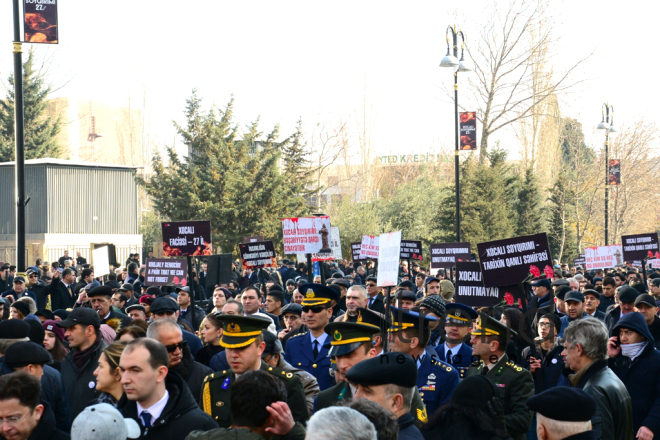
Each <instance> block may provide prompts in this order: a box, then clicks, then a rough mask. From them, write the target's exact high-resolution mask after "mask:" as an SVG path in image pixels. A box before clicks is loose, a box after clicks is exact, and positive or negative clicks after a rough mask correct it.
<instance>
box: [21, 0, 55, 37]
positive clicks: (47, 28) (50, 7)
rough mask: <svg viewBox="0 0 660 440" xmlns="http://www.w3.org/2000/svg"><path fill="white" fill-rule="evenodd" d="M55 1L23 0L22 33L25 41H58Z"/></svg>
mask: <svg viewBox="0 0 660 440" xmlns="http://www.w3.org/2000/svg"><path fill="white" fill-rule="evenodd" d="M57 1H58V0H23V34H24V38H25V42H26V43H44V44H57V43H58V35H57Z"/></svg>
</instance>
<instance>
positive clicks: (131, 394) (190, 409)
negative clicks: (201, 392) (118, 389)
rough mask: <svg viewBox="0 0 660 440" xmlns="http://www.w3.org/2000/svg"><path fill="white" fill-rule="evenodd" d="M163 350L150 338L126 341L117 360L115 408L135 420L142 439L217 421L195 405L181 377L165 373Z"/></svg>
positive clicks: (176, 435)
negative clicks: (118, 375) (118, 393)
mask: <svg viewBox="0 0 660 440" xmlns="http://www.w3.org/2000/svg"><path fill="white" fill-rule="evenodd" d="M168 364H169V357H168V355H167V350H166V349H165V347H164V346H163V344H161V343H160V342H158V341H155V340H153V339H150V338H140V339H135V340H133V341H131V342H129V343H128V345H127V346H126V348H125V349H124V352H123V353H122V355H121V358H120V360H119V368H120V369H121V371H122V377H121V383H122V385H123V386H124V392H125V394H124V396H123V397H122V398H121V400H120V401H119V402H118V403H117V409H118V410H119V411H120V412H121V413H122V414H123V416H124V417H128V418H131V419H133V420H135V421H136V422H138V424H139V425H140V427H141V429H142V436H141V437H140V438H142V439H161V440H170V439H171V440H180V439H184V438H186V436H187V435H188V434H190V432H192V431H195V430H201V431H208V430H210V429H214V428H217V427H218V425H217V423H216V422H215V421H214V420H213V419H212V418H211V417H210V416H209V415H208V414H205V413H204V412H203V411H202V410H200V409H199V407H198V406H197V402H196V401H195V399H194V398H193V396H192V394H191V393H190V390H189V389H188V387H187V386H186V384H185V382H184V381H183V379H181V378H180V377H179V376H178V375H176V374H168V367H167V365H168Z"/></svg>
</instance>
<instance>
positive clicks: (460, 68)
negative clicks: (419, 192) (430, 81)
mask: <svg viewBox="0 0 660 440" xmlns="http://www.w3.org/2000/svg"><path fill="white" fill-rule="evenodd" d="M450 32H451V36H452V39H453V43H454V44H453V46H452V47H450V45H449V35H450ZM459 35H460V37H461V59H460V60H459V59H458V36H459ZM445 36H446V37H447V55H445V57H444V58H443V59H442V61H440V67H451V68H452V69H453V70H454V130H455V137H456V139H455V140H456V151H455V153H454V154H455V159H454V167H455V170H454V171H455V177H454V179H455V182H456V242H457V243H458V242H460V241H461V192H460V190H461V187H460V181H459V168H458V167H459V161H458V159H459V156H458V154H459V151H460V150H459V142H458V139H459V133H458V72H469V71H470V70H472V69H471V68H470V67H468V64H467V61H466V60H465V59H464V51H465V35H464V34H463V31H459V30H458V29H457V28H456V25H454V26H453V27H452V26H447V31H446V32H445Z"/></svg>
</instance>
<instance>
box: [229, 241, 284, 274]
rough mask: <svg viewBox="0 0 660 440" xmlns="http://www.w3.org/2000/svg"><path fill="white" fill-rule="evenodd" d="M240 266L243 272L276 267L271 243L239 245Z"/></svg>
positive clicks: (260, 242) (261, 242)
mask: <svg viewBox="0 0 660 440" xmlns="http://www.w3.org/2000/svg"><path fill="white" fill-rule="evenodd" d="M238 248H239V250H240V251H241V265H242V266H243V270H246V269H253V270H254V269H259V268H262V267H277V259H276V258H275V247H274V246H273V242H272V241H270V240H269V241H258V242H255V243H241V244H239V245H238Z"/></svg>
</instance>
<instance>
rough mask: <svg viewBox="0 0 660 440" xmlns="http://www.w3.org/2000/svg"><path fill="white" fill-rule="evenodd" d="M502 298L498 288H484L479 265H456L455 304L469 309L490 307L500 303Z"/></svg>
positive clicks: (469, 263) (459, 263)
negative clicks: (466, 306)
mask: <svg viewBox="0 0 660 440" xmlns="http://www.w3.org/2000/svg"><path fill="white" fill-rule="evenodd" d="M502 296H503V293H502ZM502 296H501V295H500V289H499V288H498V287H484V283H483V280H482V278H481V265H480V264H479V263H478V262H472V261H458V262H457V263H456V293H455V294H454V298H455V302H457V303H460V304H465V305H468V306H470V307H491V306H495V305H497V304H499V303H500V302H502V299H503V298H502Z"/></svg>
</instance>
